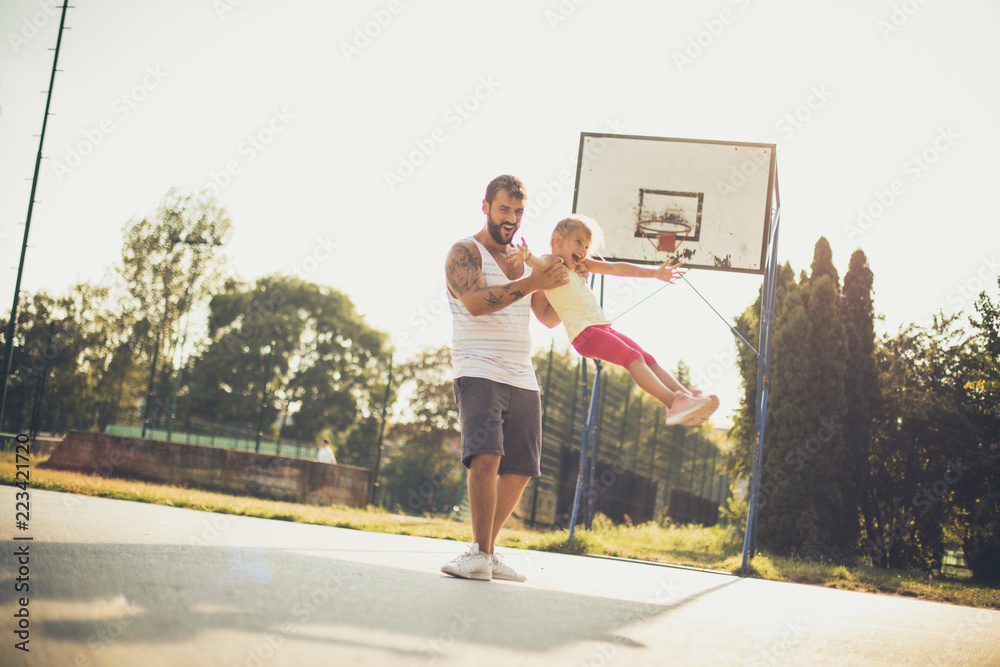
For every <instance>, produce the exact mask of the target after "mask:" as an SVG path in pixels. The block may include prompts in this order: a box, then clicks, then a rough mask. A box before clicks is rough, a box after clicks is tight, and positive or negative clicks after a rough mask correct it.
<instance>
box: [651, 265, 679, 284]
mask: <svg viewBox="0 0 1000 667" xmlns="http://www.w3.org/2000/svg"><path fill="white" fill-rule="evenodd" d="M682 266H684V265H683V264H682V263H681V262H677V263H676V264H671V265H670V266H667V263H666V262H664V263H663V264H660V265H659V266H658V267H656V270H655V271H654V272H653V277H654V278H659V279H660V280H662V281H663V282H665V283H673V282H674V281H675V280H677V279H678V278H680V277H682V276H683V275H684V274H685V273H686V271H681V270H680V269H681V267H682Z"/></svg>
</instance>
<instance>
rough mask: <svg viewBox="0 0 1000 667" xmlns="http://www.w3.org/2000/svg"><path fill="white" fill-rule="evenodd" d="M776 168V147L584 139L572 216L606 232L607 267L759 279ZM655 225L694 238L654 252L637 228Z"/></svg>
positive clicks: (611, 137) (621, 137) (589, 136)
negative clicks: (671, 224)
mask: <svg viewBox="0 0 1000 667" xmlns="http://www.w3.org/2000/svg"><path fill="white" fill-rule="evenodd" d="M776 165H777V161H776V155H775V145H774V144H753V143H739V142H726V141H700V140H693V139H668V138H665V137H637V136H627V135H617V134H592V133H587V132H584V133H582V134H581V135H580V154H579V157H578V160H577V171H576V192H575V193H574V197H573V212H574V213H579V214H582V215H587V216H590V217H591V218H594V219H595V220H596V221H597V223H598V224H599V225H600V226H601V229H603V230H604V241H605V243H604V247H603V249H602V250H600V255H601V256H603V257H604V258H606V259H609V260H618V261H627V262H635V263H640V264H661V263H663V262H664V261H668V260H669V261H681V262H683V263H684V266H686V267H688V268H697V269H712V270H717V271H737V272H742V273H761V274H762V273H763V272H764V258H765V256H766V251H767V241H768V234H769V226H770V221H771V206H772V201H773V199H772V196H773V193H774V188H775V179H776V169H777V166H776ZM651 218H655V219H667V220H674V221H679V222H684V223H685V224H687V225H689V226H690V227H691V232H690V233H689V235H687V236H686V237H684V238H683V239H682V240H681V243H680V245H679V246H678V248H677V249H676V250H675V251H674V252H667V251H660V250H657V248H656V247H655V239H654V240H653V242H652V243H651V242H650V239H649V238H647V237H646V236H644V235H643V234H641V233H640V232H639V231H638V230H637V228H636V225H637V223H638V222H640V221H642V220H648V219H651Z"/></svg>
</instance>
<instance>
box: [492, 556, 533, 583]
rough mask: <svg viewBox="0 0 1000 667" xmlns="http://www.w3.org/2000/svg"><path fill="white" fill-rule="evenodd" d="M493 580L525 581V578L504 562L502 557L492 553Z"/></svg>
mask: <svg viewBox="0 0 1000 667" xmlns="http://www.w3.org/2000/svg"><path fill="white" fill-rule="evenodd" d="M493 578H494V579H504V580H506V581H525V580H527V577H526V576H524V575H523V574H521V573H520V572H518V571H517V570H515V569H514V568H512V567H511V566H510V565H508V564H507V563H505V562H504V560H503V556H501V555H500V554H498V553H497V552H496V551H494V552H493Z"/></svg>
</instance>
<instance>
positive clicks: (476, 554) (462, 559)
mask: <svg viewBox="0 0 1000 667" xmlns="http://www.w3.org/2000/svg"><path fill="white" fill-rule="evenodd" d="M441 571H442V572H444V573H445V574H450V575H451V576H453V577H461V578H462V579H478V580H479V581H489V580H490V579H492V578H493V559H492V558H490V555H489V554H488V553H486V552H485V551H480V550H479V544H478V543H473V544H472V546H470V547H469V550H468V551H466V552H465V553H464V554H462V555H461V556H459V557H458V558H456V559H455V560H453V561H451V562H449V563H445V564H444V565H443V566H441Z"/></svg>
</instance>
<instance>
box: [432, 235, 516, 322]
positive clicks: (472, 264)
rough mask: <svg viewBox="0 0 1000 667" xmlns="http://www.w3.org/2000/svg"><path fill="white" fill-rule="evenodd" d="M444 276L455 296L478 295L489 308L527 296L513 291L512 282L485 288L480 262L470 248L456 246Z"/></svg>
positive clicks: (451, 253) (450, 254) (450, 255)
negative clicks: (473, 293) (469, 293)
mask: <svg viewBox="0 0 1000 667" xmlns="http://www.w3.org/2000/svg"><path fill="white" fill-rule="evenodd" d="M445 274H446V278H447V280H448V285H449V286H450V287H451V290H452V292H454V294H455V296H457V297H459V298H461V297H462V295H463V294H466V293H468V292H475V293H479V294H482V299H483V301H484V302H485V303H486V304H487V305H489V306H491V307H495V306H502V305H505V304H508V303H513V302H514V301H517V300H519V299H521V298H523V297H524V296H525V295H526V294H527V292H525V291H523V290H517V289H514V283H513V282H510V283H507V284H506V285H497V286H493V287H486V285H485V284H484V281H483V264H482V260H481V259H480V258H479V257H478V256H477V255H476V253H474V252H473V251H472V250H471V249H470V248H468V247H466V246H464V245H461V244H456V245H455V246H454V247H453V248H452V249H451V252H450V253H449V254H448V263H447V266H446V268H445Z"/></svg>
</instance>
